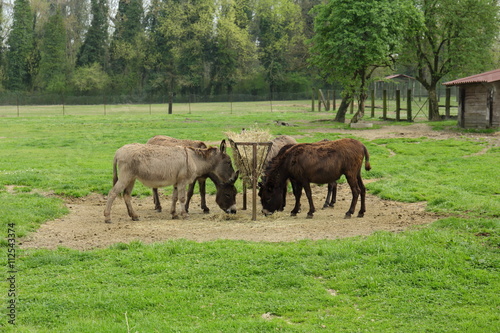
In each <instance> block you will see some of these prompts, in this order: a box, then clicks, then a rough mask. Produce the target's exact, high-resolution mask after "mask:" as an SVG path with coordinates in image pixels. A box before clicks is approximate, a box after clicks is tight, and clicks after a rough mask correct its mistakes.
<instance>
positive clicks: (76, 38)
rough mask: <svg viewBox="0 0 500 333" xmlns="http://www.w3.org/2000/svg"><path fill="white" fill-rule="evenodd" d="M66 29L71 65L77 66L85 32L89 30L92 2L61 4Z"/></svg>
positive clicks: (76, 1)
mask: <svg viewBox="0 0 500 333" xmlns="http://www.w3.org/2000/svg"><path fill="white" fill-rule="evenodd" d="M60 6H61V13H62V15H63V16H64V26H65V28H66V36H67V39H66V52H67V54H68V61H69V63H70V64H73V65H74V64H75V63H76V59H77V55H78V52H79V50H80V47H81V46H82V43H83V40H84V37H85V32H86V31H87V30H88V28H89V20H88V18H89V14H90V7H91V6H90V0H65V1H63V2H62V3H61V4H60Z"/></svg>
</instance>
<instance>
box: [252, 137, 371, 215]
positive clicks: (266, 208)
mask: <svg viewBox="0 0 500 333" xmlns="http://www.w3.org/2000/svg"><path fill="white" fill-rule="evenodd" d="M363 159H365V169H366V170H370V169H371V166H370V161H369V160H370V156H369V154H368V150H367V149H366V147H365V146H364V145H363V144H362V143H361V142H359V141H357V140H354V139H340V140H335V141H325V142H319V143H318V142H316V143H299V144H296V145H294V146H292V147H290V148H289V149H287V150H286V151H285V152H283V153H282V154H281V155H280V154H278V156H277V157H275V158H274V159H273V160H272V161H271V163H270V165H269V167H268V168H267V169H266V171H265V175H264V179H265V180H264V182H263V183H262V186H261V191H260V195H261V203H262V207H263V210H262V212H263V213H264V214H266V215H267V214H272V213H273V212H275V211H276V210H278V209H279V208H280V207H283V195H282V193H283V188H284V186H286V180H287V179H290V180H291V181H292V182H293V183H294V189H293V192H294V196H295V207H294V208H293V210H292V211H291V215H292V216H295V215H296V214H297V213H298V212H299V210H300V197H301V195H302V188H304V191H305V192H306V196H307V200H308V202H309V212H308V213H307V217H308V218H312V217H313V215H314V212H315V211H316V209H315V208H314V203H313V200H312V195H311V183H316V184H332V183H335V182H336V181H337V180H338V179H339V178H340V176H342V175H345V177H346V179H347V182H348V183H349V186H350V187H351V191H352V201H351V206H350V208H349V210H348V211H347V212H346V214H345V218H350V217H351V215H352V214H354V210H355V208H356V203H357V201H358V197H359V196H360V195H361V208H360V210H359V214H358V217H363V216H364V213H365V211H366V207H365V196H366V188H365V186H364V184H363V180H362V179H361V166H362V164H363Z"/></svg>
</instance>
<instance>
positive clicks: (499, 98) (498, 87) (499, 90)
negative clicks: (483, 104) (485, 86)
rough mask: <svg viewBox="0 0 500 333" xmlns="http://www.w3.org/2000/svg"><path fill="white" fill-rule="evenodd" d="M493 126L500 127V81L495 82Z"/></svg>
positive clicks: (492, 113)
mask: <svg viewBox="0 0 500 333" xmlns="http://www.w3.org/2000/svg"><path fill="white" fill-rule="evenodd" d="M491 115H492V118H491V127H494V128H499V127H500V82H498V81H497V82H494V83H493V110H492V112H491Z"/></svg>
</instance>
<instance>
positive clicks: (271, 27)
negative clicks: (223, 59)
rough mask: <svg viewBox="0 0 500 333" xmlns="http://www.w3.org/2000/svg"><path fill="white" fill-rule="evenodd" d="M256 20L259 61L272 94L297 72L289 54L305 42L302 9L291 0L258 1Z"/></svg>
mask: <svg viewBox="0 0 500 333" xmlns="http://www.w3.org/2000/svg"><path fill="white" fill-rule="evenodd" d="M254 20H255V25H254V29H255V32H254V33H255V36H256V43H257V45H258V56H259V61H260V63H261V64H262V66H263V67H264V71H265V77H266V81H267V82H268V83H269V87H270V92H271V93H273V92H275V91H277V90H278V89H279V88H280V85H283V84H284V83H285V82H286V80H287V79H288V76H287V75H288V74H290V72H293V71H294V68H293V67H292V64H291V60H293V57H290V54H292V53H293V52H292V50H293V49H294V48H296V47H297V46H298V45H300V44H301V43H303V42H304V34H303V22H302V20H301V9H300V7H299V6H298V5H297V4H295V3H294V2H293V1H291V0H277V1H276V0H262V1H259V2H258V3H257V6H256V10H255V19H254Z"/></svg>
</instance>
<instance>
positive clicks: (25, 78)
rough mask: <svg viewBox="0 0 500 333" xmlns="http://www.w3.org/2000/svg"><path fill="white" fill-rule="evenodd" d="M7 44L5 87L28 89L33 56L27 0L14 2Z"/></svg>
mask: <svg viewBox="0 0 500 333" xmlns="http://www.w3.org/2000/svg"><path fill="white" fill-rule="evenodd" d="M7 46H8V51H7V54H6V57H7V84H6V87H7V88H8V89H10V90H26V89H29V88H30V87H31V83H32V80H33V64H34V58H35V53H34V52H35V48H34V30H33V14H32V10H31V6H30V2H29V0H16V1H15V2H14V10H13V22H12V30H11V32H10V34H9V37H8V40H7Z"/></svg>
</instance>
